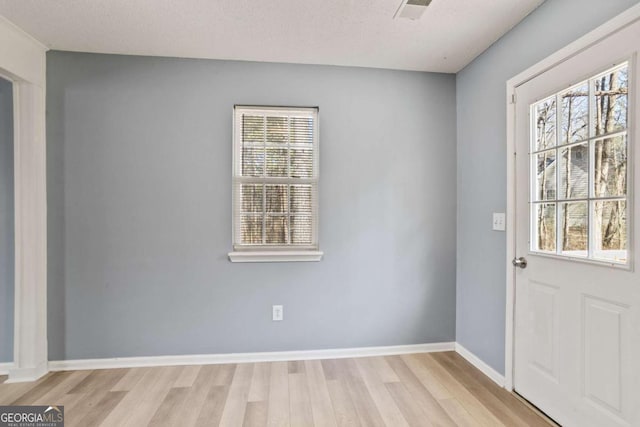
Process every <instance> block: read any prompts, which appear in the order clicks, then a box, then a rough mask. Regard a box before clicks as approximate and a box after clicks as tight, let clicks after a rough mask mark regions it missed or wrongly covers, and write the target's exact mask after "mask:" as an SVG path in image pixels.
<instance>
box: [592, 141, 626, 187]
mask: <svg viewBox="0 0 640 427" xmlns="http://www.w3.org/2000/svg"><path fill="white" fill-rule="evenodd" d="M594 157H595V158H594V171H593V172H594V175H593V176H594V181H593V182H594V186H595V188H594V195H595V197H612V196H624V195H626V194H627V138H626V137H625V136H619V137H616V138H605V139H601V140H598V141H596V143H595V149H594Z"/></svg>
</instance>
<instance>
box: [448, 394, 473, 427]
mask: <svg viewBox="0 0 640 427" xmlns="http://www.w3.org/2000/svg"><path fill="white" fill-rule="evenodd" d="M440 405H442V407H443V408H444V410H445V411H447V414H449V416H450V417H451V419H452V420H453V421H455V423H456V424H457V425H458V426H459V427H477V426H479V425H480V423H478V421H476V420H475V418H473V417H472V416H471V414H470V413H469V412H468V411H467V410H466V409H464V407H463V406H462V405H461V404H460V402H458V401H457V400H456V399H454V398H453V397H451V398H449V399H443V400H441V401H440Z"/></svg>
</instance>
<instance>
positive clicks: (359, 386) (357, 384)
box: [336, 359, 384, 426]
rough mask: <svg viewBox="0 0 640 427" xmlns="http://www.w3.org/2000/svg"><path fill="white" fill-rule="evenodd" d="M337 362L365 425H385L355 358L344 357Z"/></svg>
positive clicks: (359, 416)
mask: <svg viewBox="0 0 640 427" xmlns="http://www.w3.org/2000/svg"><path fill="white" fill-rule="evenodd" d="M336 364H337V366H338V368H339V369H340V375H342V376H343V377H344V378H345V381H346V384H347V389H348V390H349V394H350V395H351V400H352V401H353V406H354V407H355V408H356V412H357V413H358V418H359V419H360V421H361V422H362V424H363V425H365V426H384V420H383V419H382V416H381V415H380V411H379V410H378V408H377V407H376V404H375V402H374V401H373V398H372V397H371V394H370V393H369V390H368V389H367V386H366V385H365V383H364V380H363V379H362V377H361V376H360V371H359V369H358V366H357V365H356V362H355V360H354V359H342V360H338V361H337V363H336Z"/></svg>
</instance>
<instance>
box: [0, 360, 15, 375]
mask: <svg viewBox="0 0 640 427" xmlns="http://www.w3.org/2000/svg"><path fill="white" fill-rule="evenodd" d="M12 368H13V362H4V363H0V375H9V371H10V370H11V369H12Z"/></svg>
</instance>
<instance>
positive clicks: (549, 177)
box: [534, 151, 556, 200]
mask: <svg viewBox="0 0 640 427" xmlns="http://www.w3.org/2000/svg"><path fill="white" fill-rule="evenodd" d="M536 165H537V166H536V175H537V176H536V195H535V199H534V200H553V199H555V198H556V152H555V151H545V152H544V153H539V154H536Z"/></svg>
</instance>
